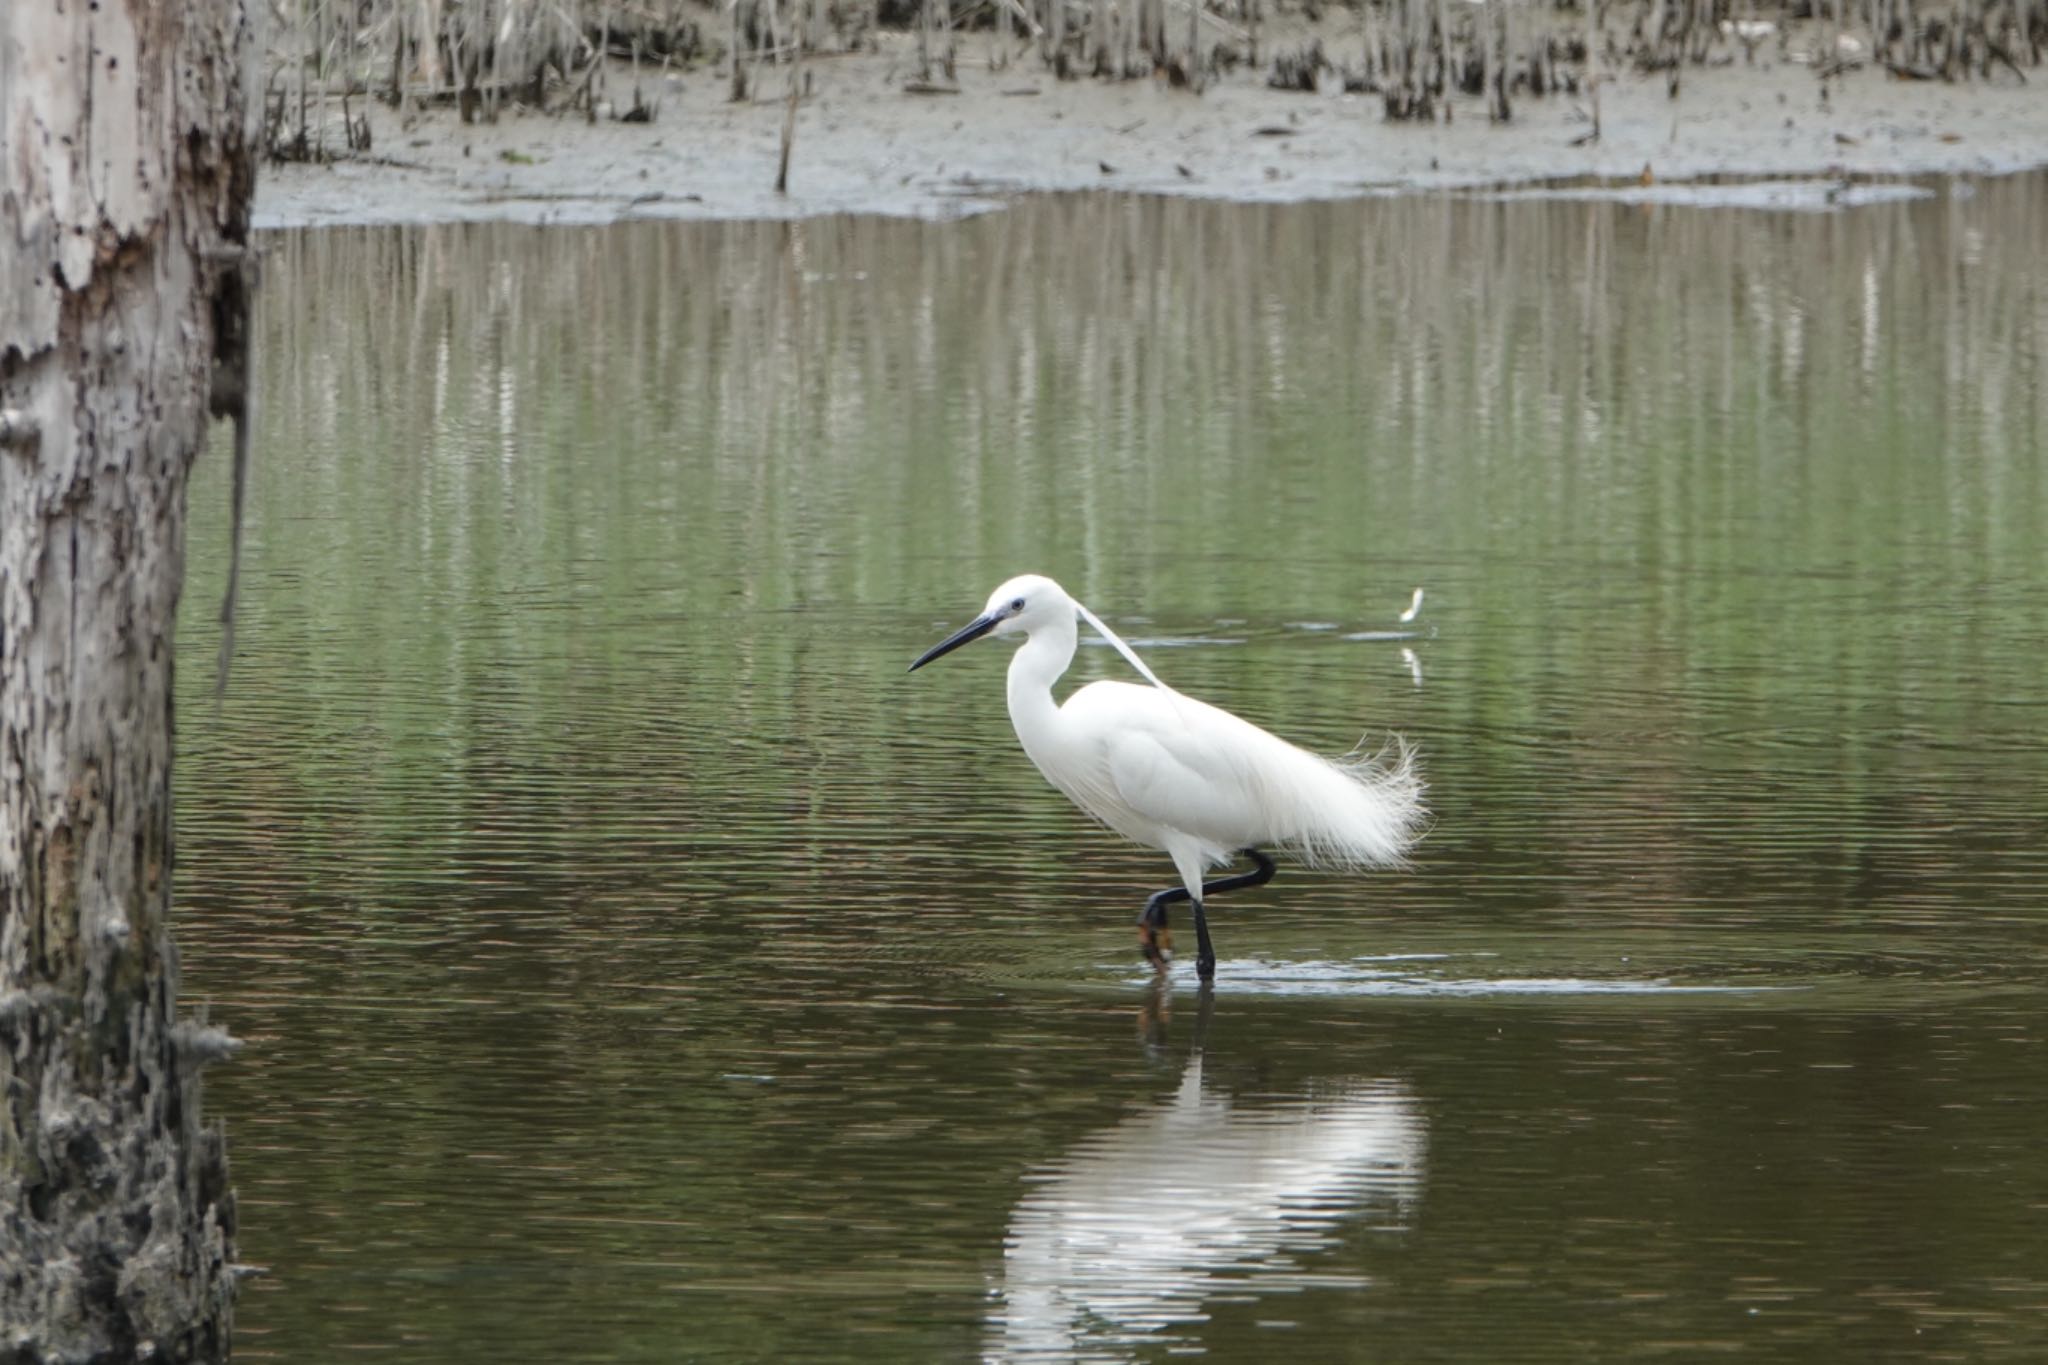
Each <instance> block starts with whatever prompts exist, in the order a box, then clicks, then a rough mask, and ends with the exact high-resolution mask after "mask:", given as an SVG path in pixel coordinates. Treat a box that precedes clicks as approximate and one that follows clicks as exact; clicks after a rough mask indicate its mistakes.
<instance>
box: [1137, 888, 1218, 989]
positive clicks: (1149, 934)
mask: <svg viewBox="0 0 2048 1365" xmlns="http://www.w3.org/2000/svg"><path fill="white" fill-rule="evenodd" d="M1204 889H1205V890H1206V889H1207V888H1204ZM1186 899H1188V889H1187V888H1186V887H1184V886H1169V887H1167V888H1166V889H1165V890H1164V891H1155V892H1153V893H1152V898H1151V899H1150V900H1148V901H1146V902H1145V908H1144V909H1143V910H1140V911H1139V912H1138V944H1139V946H1140V947H1142V948H1143V949H1144V950H1145V960H1146V961H1147V962H1149V963H1151V964H1152V965H1153V966H1154V967H1156V968H1158V969H1159V970H1160V971H1162V972H1163V971H1165V970H1166V964H1167V962H1168V960H1169V959H1170V958H1171V957H1172V955H1173V931H1172V930H1171V929H1169V928H1168V927H1167V924H1166V907H1167V906H1169V905H1171V904H1173V903H1174V902H1175V901H1184V900H1186Z"/></svg>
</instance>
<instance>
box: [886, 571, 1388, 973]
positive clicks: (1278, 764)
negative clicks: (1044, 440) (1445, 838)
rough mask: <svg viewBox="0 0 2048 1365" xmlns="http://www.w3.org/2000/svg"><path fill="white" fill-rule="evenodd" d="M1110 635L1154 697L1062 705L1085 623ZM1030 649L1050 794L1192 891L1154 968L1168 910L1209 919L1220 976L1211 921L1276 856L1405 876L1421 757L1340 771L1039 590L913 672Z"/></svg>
mask: <svg viewBox="0 0 2048 1365" xmlns="http://www.w3.org/2000/svg"><path fill="white" fill-rule="evenodd" d="M1081 617H1085V618H1087V621H1088V624H1089V625H1090V626H1093V627H1094V628H1095V629H1096V630H1097V631H1099V632H1101V634H1102V636H1103V638H1104V639H1106V640H1108V641H1109V642H1110V643H1111V644H1112V645H1115V646H1116V648H1117V651H1118V652H1119V653H1121V654H1122V655H1123V656H1124V658H1125V659H1127V660H1129V661H1130V663H1131V665H1132V667H1134V668H1136V669H1137V670H1138V672H1139V673H1141V674H1143V675H1144V677H1145V679H1146V680H1147V681H1148V682H1149V683H1150V684H1151V686H1149V687H1140V686H1138V685H1136V684H1134V683H1124V682H1106V681H1105V682H1093V683H1089V684H1088V685H1087V686H1086V687H1083V688H1081V689H1080V690H1079V691H1077V692H1075V693H1074V694H1073V695H1072V696H1071V697H1068V698H1067V700H1066V703H1065V704H1064V705H1060V704H1056V703H1055V702H1054V701H1053V696H1052V685H1053V683H1054V682H1055V681H1057V680H1058V678H1059V676H1060V675H1061V674H1062V673H1065V672H1066V671H1067V665H1068V664H1069V663H1071V662H1073V658H1074V648H1075V646H1076V644H1077V643H1078V636H1079V626H1078V624H1077V618H1081ZM1019 633H1022V634H1023V635H1024V637H1025V640H1024V644H1023V646H1022V647H1021V648H1020V649H1018V651H1017V653H1016V655H1015V657H1013V658H1012V659H1011V660H1010V680H1009V703H1010V723H1011V724H1012V725H1013V726H1015V727H1016V731H1017V738H1018V740H1019V741H1020V742H1022V744H1023V745H1024V752H1025V753H1026V754H1027V755H1029V756H1030V759H1031V761H1032V762H1033V763H1035V764H1037V765H1038V770H1039V771H1040V772H1041V773H1044V774H1045V777H1046V780H1047V781H1049V782H1051V783H1052V784H1053V786H1055V787H1057V788H1059V789H1060V790H1061V791H1063V792H1065V793H1066V794H1067V796H1068V797H1069V798H1070V799H1071V800H1072V801H1073V802H1074V804H1075V805H1077V806H1079V807H1080V808H1081V809H1082V810H1084V811H1086V812H1087V813H1088V814H1090V815H1092V816H1094V817H1095V818H1096V819H1097V820H1099V821H1101V822H1102V823H1103V824H1105V825H1107V826H1109V828H1111V829H1113V830H1115V831H1116V832H1117V833H1118V834H1121V835H1123V836H1124V837H1125V838H1127V839H1132V840H1135V841H1136V842H1138V843H1141V844H1145V845H1148V846H1150V847H1152V848H1156V849H1161V850H1163V851H1164V852H1165V853H1166V854H1167V856H1168V857H1170V858H1172V859H1173V864H1174V867H1175V869H1176V870H1177V871H1178V872H1179V873H1180V879H1181V885H1180V886H1178V887H1169V888H1167V889H1166V890H1164V891H1161V892H1158V893H1157V894H1155V895H1154V896H1152V898H1151V899H1150V900H1148V901H1146V902H1145V909H1144V911H1143V912H1142V913H1141V914H1140V915H1139V916H1138V939H1139V942H1140V943H1141V944H1142V945H1143V946H1144V951H1145V956H1146V958H1147V959H1148V960H1149V961H1151V963H1152V964H1153V965H1154V966H1155V967H1158V968H1159V969H1161V970H1164V969H1165V967H1166V964H1167V953H1168V952H1169V951H1170V949H1171V943H1172V941H1171V939H1170V937H1169V936H1168V933H1167V919H1166V907H1167V906H1169V905H1171V904H1172V903H1173V902H1175V901H1181V900H1185V901H1191V902H1192V903H1193V905H1194V918H1195V937H1196V945H1197V956H1196V959H1195V966H1196V970H1197V971H1198V972H1199V973H1200V974H1201V976H1202V979H1203V980H1205V981H1206V980H1208V979H1209V978H1210V977H1212V976H1214V975H1215V972H1216V952H1215V949H1214V947H1213V946H1212V945H1211V943H1210V941H1209V924H1208V919H1207V917H1206V915H1205V914H1204V912H1203V908H1202V907H1203V900H1204V898H1205V897H1207V896H1210V895H1213V894H1215V893H1216V892H1218V891H1232V890H1236V889H1238V888H1240V887H1247V886H1262V885H1264V884H1265V883H1266V882H1267V881H1270V880H1271V879H1272V876H1273V860H1272V859H1271V858H1269V857H1267V856H1266V855H1265V854H1264V853H1263V852H1261V851H1260V849H1259V845H1261V844H1274V845H1278V846H1280V847H1283V848H1286V849H1288V850H1289V851H1291V852H1292V853H1294V854H1295V855H1296V856H1297V857H1299V858H1301V859H1302V860H1303V861H1305V862H1307V863H1309V864H1311V865H1316V866H1333V867H1344V868H1365V867H1389V866H1397V865H1399V864H1400V863H1401V862H1402V861H1403V859H1404V857H1405V855H1406V853H1407V850H1408V847H1409V845H1410V844H1411V843H1413V842H1414V839H1415V835H1416V833H1417V831H1418V829H1419V827H1420V826H1421V824H1422V821H1423V808H1422V782H1421V780H1420V778H1419V777H1418V776H1417V775H1416V772H1415V765H1414V762H1413V760H1412V758H1411V756H1410V754H1409V752H1408V750H1407V748H1406V746H1404V745H1402V744H1400V743H1399V742H1398V741H1396V743H1395V745H1394V747H1393V750H1392V756H1391V758H1390V759H1388V760H1386V761H1382V760H1380V759H1377V758H1372V757H1365V756H1358V755H1352V756H1347V757H1345V758H1341V759H1327V758H1321V757H1318V756H1317V755H1315V754H1312V753H1309V752H1308V751H1307V750H1305V749H1298V748H1296V747H1295V746H1294V745H1292V744H1289V743H1288V742H1287V741H1286V740H1284V739H1281V738H1279V737H1278V736H1275V735H1272V734H1268V733H1267V732H1266V731H1264V730H1261V729H1260V728H1259V727H1258V726H1256V725H1253V724H1252V723H1251V722H1249V721H1246V720H1240V719H1239V718H1238V717H1236V716H1233V715H1231V714H1230V713H1229V712H1228V711H1224V710H1221V709H1219V708H1217V707H1214V706H1210V705H1208V704H1207V703H1205V702H1200V701H1196V700H1195V699H1194V698H1193V697H1189V696H1186V695H1184V694H1182V693H1180V692H1176V691H1174V690H1173V689H1172V688H1170V687H1168V686H1167V685H1166V684H1165V683H1163V682H1161V681H1159V679H1158V677H1156V676H1155V675H1154V674H1153V672H1152V670H1151V669H1149V668H1147V667H1146V666H1145V662H1144V660H1142V659H1140V658H1139V657H1138V656H1137V654H1136V653H1135V652H1134V651H1133V650H1132V649H1131V647H1130V646H1129V645H1127V644H1125V643H1124V642H1123V640H1122V639H1120V638H1118V636H1117V634H1116V632H1114V631H1112V630H1111V629H1110V628H1109V627H1108V626H1106V625H1104V624H1103V623H1102V621H1101V620H1100V618H1098V617H1097V616H1096V615H1095V613H1093V612H1091V611H1089V610H1088V608H1086V607H1084V606H1082V605H1081V604H1080V603H1079V602H1076V601H1075V600H1074V599H1073V598H1072V597H1069V596H1068V595H1067V593H1066V591H1065V590H1064V589H1063V588H1061V587H1060V585H1059V584H1057V583H1055V582H1053V581H1052V580H1051V579H1050V578H1045V577H1042V576H1040V575H1038V574H1025V575H1023V576H1022V577H1019V578H1013V579H1011V580H1010V581H1009V582H1007V583H1005V584H1003V586H1001V587H1000V588H997V589H996V590H995V592H994V593H993V594H992V595H991V596H990V597H989V599H988V605H987V607H985V608H984V609H983V611H982V613H981V615H979V616H977V617H975V618H974V620H972V621H970V622H968V623H967V624H966V625H965V626H963V627H962V628H961V629H959V630H958V631H956V632H954V633H953V634H952V635H949V636H947V637H946V638H945V639H944V640H941V641H940V642H939V643H938V644H936V645H933V646H932V647H931V648H930V649H928V650H926V651H925V652H924V653H923V654H922V655H920V656H919V657H918V659H917V662H915V663H913V664H911V666H910V668H911V671H912V672H915V671H916V670H918V669H920V668H922V667H924V666H925V665H926V664H928V663H930V662H931V661H932V660H934V659H936V658H938V657H939V656H940V655H942V654H949V653H951V652H952V651H953V650H956V649H958V648H960V646H962V645H965V644H970V643H972V642H973V641H975V640H979V639H980V638H981V637H982V636H984V635H1015V634H1019ZM1235 854H1242V855H1243V856H1244V857H1247V858H1250V859H1251V860H1252V862H1253V863H1254V864H1255V867H1254V870H1253V871H1250V872H1246V873H1242V874H1240V875H1238V876H1234V877H1225V878H1222V879H1221V880H1218V881H1213V882H1208V883H1204V882H1203V881H1202V873H1203V871H1204V869H1206V868H1210V867H1215V866H1218V865H1220V864H1223V863H1226V862H1228V861H1229V860H1230V859H1231V857H1232V856H1233V855H1235Z"/></svg>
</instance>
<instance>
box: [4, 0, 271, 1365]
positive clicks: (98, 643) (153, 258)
mask: <svg viewBox="0 0 2048 1365" xmlns="http://www.w3.org/2000/svg"><path fill="white" fill-rule="evenodd" d="M255 13H256V11H255V9H254V8H253V7H252V6H251V5H249V4H248V3H247V0H99V2H98V3H97V4H91V5H88V4H83V3H78V4H73V3H57V2H56V0H49V2H47V3H42V2H39V3H33V4H27V3H24V4H9V5H0V166H4V168H5V183H6V193H5V194H4V195H0V410H4V411H6V412H7V413H9V415H10V417H9V421H10V428H11V430H13V431H15V432H16V433H17V434H18V435H19V436H21V437H22V439H14V440H10V441H9V442H8V443H7V444H6V446H5V447H4V448H0V1357H4V1358H6V1359H10V1360H17V1359H18V1360H36V1361H87V1360H102V1359H107V1360H112V1359H119V1360H132V1359H168V1360H216V1359H223V1358H225V1356H226V1354H227V1348H228V1331H229V1326H230V1318H231V1308H232V1299H233V1274H232V1266H231V1256H232V1244H233V1235H234V1223H235V1209H234V1197H233V1194H232V1192H231V1191H230V1190H229V1188H228V1185H227V1163H226V1157H225V1152H224V1146H223V1141H222V1137H221V1134H220V1132H219V1131H218V1129H216V1128H209V1127H208V1126H206V1125H205V1124H204V1123H203V1122H202V1120H201V1117H200V1104H199V1100H200V1091H199V1068H200V1067H201V1066H202V1065H203V1064H204V1063H205V1062H206V1061H208V1060H211V1059H213V1058H214V1057H216V1056H218V1055H220V1054H221V1052H222V1051H223V1050H224V1049H225V1048H226V1047H227V1046H228V1044H227V1043H226V1041H225V1040H224V1035H221V1034H220V1033H219V1031H218V1030H210V1029H200V1028H195V1027H194V1026H192V1025H189V1024H180V1023H179V1022H178V1020H177V1015H176V1006H177V993H178V962H177V953H176V949H175V947H174V945H173V944H172V941H171V937H170V932H169V912H170V908H171V871H172V848H173V845H172V829H171V780H170V779H171V755H172V746H171V667H172V662H171V661H172V643H173V637H172V626H173V620H174V615H175V611H176V607H177V603H178V593H179V589H180V587H181V585H182V583H183V579H184V530H185V486H186V475H187V473H188V471H189V469H190V467H191V464H192V461H193V458H194V456H195V455H196V453H197V452H198V450H199V449H200V447H201V444H202V442H203V440H204V436H205V429H206V424H207V418H208V414H209V412H214V413H239V412H240V410H241V404H242V402H243V401H244V399H245V397H246V385H245V383H244V379H245V375H246V368H245V364H244V362H245V359H246V350H245V348H246V345H247V316H248V290H247V287H246V284H245V280H246V273H245V271H246V265H247V256H246V248H247V241H248V226H249V203H250V193H251V190H252V188H253V183H254V176H255V165H256V161H255V149H256V137H257V126H256V115H257V113H258V102H257V100H256V98H255V90H254V84H253V80H252V79H251V75H252V73H253V70H254V63H253V61H252V57H253V52H254V47H255V44H254V35H253V33H252V31H251V24H252V23H253V22H254V18H255Z"/></svg>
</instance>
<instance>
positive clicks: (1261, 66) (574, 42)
mask: <svg viewBox="0 0 2048 1365" xmlns="http://www.w3.org/2000/svg"><path fill="white" fill-rule="evenodd" d="M273 4H274V12H275V22H274V24H273V26H272V33H273V35H274V40H273V43H272V46H271V49H270V52H269V60H268V63H267V78H266V90H265V114H266V120H265V141H266V146H267V147H268V149H269V152H270V154H271V155H272V156H273V157H275V158H278V159H284V160H306V159H319V158H326V157H329V156H334V155H347V154H362V153H365V152H367V151H369V145H368V121H367V120H366V119H363V118H362V117H360V102H361V101H363V100H367V99H373V98H374V99H382V100H386V101H388V102H390V103H392V104H396V105H406V104H412V105H426V104H450V105H454V106H456V107H457V108H459V109H460V110H461V113H462V117H463V118H464V120H465V121H467V120H471V119H492V118H495V117H496V115H497V112H498V110H499V109H500V107H501V106H503V105H505V104H506V103H507V102H516V103H518V104H520V105H521V106H524V107H527V108H532V109H538V110H543V111H546V112H555V113H562V112H569V113H580V114H582V115H583V116H585V117H588V118H591V119H599V118H617V119H624V120H628V121H636V120H646V119H651V118H653V117H654V116H655V113H656V107H655V105H654V103H653V102H652V101H651V100H650V99H649V98H648V97H647V95H646V93H645V92H646V91H647V90H648V89H650V88H654V89H658V88H659V84H658V82H659V78H660V76H661V74H662V73H664V72H665V71H669V70H676V69H682V68H702V67H705V66H709V65H716V66H717V67H718V68H719V69H720V70H721V72H722V73H723V74H724V76H725V78H726V79H727V80H729V81H730V86H731V92H732V97H733V98H734V99H746V98H749V97H750V96H751V95H752V93H753V87H754V84H755V81H754V75H755V72H756V70H757V68H759V67H760V66H761V65H763V64H779V63H782V62H787V61H792V60H794V59H796V58H797V57H798V56H799V55H801V54H825V53H832V52H846V51H854V50H858V49H859V48H861V47H862V46H864V45H867V44H870V43H871V42H872V41H873V35H874V34H875V33H876V31H877V30H878V29H898V30H909V31H912V32H914V33H915V34H916V37H917V43H916V57H915V61H914V63H913V64H912V67H911V69H910V70H909V71H908V72H907V73H906V75H907V79H906V81H905V88H906V89H907V90H910V91H912V92H923V93H930V92H943V91H945V90H946V89H948V88H950V87H951V86H952V85H953V83H954V82H955V81H956V79H957V64H958V61H959V51H960V44H959V39H960V36H961V35H962V34H963V33H964V32H966V31H969V30H976V31H979V32H981V33H983V34H984V35H985V36H986V37H987V39H988V42H989V45H990V47H991V49H992V52H993V54H994V55H993V56H992V57H991V58H990V59H989V60H988V64H989V65H990V66H992V67H996V68H1001V67H1005V66H1008V65H1009V64H1011V63H1012V62H1019V61H1023V62H1030V61H1035V62H1037V63H1039V64H1041V65H1043V66H1044V67H1046V68H1047V69H1050V70H1051V71H1053V72H1055V73H1057V74H1058V75H1059V76H1061V77H1063V78H1064V77H1082V76H1094V77H1099V78H1104V79H1129V78H1136V77H1147V78H1149V77H1154V76H1158V77H1162V78H1164V79H1165V80H1166V81H1167V82H1168V83H1169V84H1171V85H1173V86H1176V87H1182V88H1186V89H1190V90H1193V91H1197V92H1199V91H1200V90H1201V89H1202V88H1203V87H1204V86H1205V85H1207V84H1208V83H1209V82H1211V81H1213V80H1215V79H1217V78H1218V77H1219V76H1221V75H1223V74H1224V73H1226V72H1228V71H1230V70H1231V69H1233V68H1235V67H1239V66H1242V65H1249V66H1250V67H1251V68H1253V69H1255V70H1259V71H1263V72H1264V73H1265V75H1266V79H1267V81H1268V83H1269V84H1271V85H1273V86H1275V87H1277V88H1280V89H1314V88H1317V87H1318V86H1321V85H1325V84H1327V83H1330V82H1342V84H1343V85H1344V87H1345V88H1346V89H1349V90H1353V91H1361V92H1377V93H1379V94H1380V95H1381V96H1382V97H1383V100H1384V108H1385V112H1386V116H1387V117H1388V118H1391V119H1421V118H1432V117H1437V116H1438V115H1439V114H1440V113H1441V111H1442V110H1443V108H1444V102H1445V100H1446V97H1448V96H1450V95H1452V94H1464V95H1481V94H1483V95H1485V96H1486V97H1487V101H1488V106H1489V109H1490V112H1491V113H1492V115H1493V117H1495V118H1496V119H1505V118H1508V117H1509V116H1510V115H1511V112H1512V106H1513V103H1514V101H1516V100H1518V99H1521V98H1524V97H1528V96H1542V95H1546V94H1550V93H1553V92H1569V93H1581V92H1584V91H1585V90H1586V89H1587V87H1588V85H1589V84H1591V83H1592V75H1593V73H1594V72H1595V71H1598V70H1603V69H1604V70H1609V71H1615V70H1631V69H1632V70H1636V71H1658V72H1665V73H1668V75H1667V79H1668V80H1669V81H1670V83H1671V86H1672V91H1673V93H1674V94H1676V93H1677V91H1678V88H1679V85H1680V82H1681V81H1682V78H1683V72H1684V71H1685V69H1686V68H1687V67H1689V66H1694V65H1700V64H1710V63H1717V62H1741V61H1754V60H1760V59H1762V60H1769V59H1773V58H1776V59H1781V60H1782V59H1789V60H1805V61H1807V62H1809V63H1810V64H1811V65H1812V66H1813V68H1814V71H1815V73H1816V74H1817V75H1818V76H1819V77H1820V78H1821V79H1824V80H1825V79H1829V78H1831V77H1833V76H1835V75H1838V74H1841V73H1843V72H1845V71H1849V70H1853V69H1856V68H1858V67H1864V66H1879V67H1883V68H1885V69H1888V70H1889V71H1890V72H1891V73H1892V74H1894V75H1895V76H1897V77H1899V78H1901V79H1916V80H1943V81H1962V80H2003V81H2009V82H2017V81H2025V80H2027V79H2028V76H2027V73H2028V72H2029V71H2038V69H2039V67H2040V65H2041V59H2042V49H2043V45H2044V39H2048V0H1776V2H1775V3H1773V2H1772V0H1355V3H1352V4H1349V5H1343V6H1329V5H1325V4H1323V3H1321V0H1287V3H1285V4H1282V3H1280V0H725V2H724V3H721V4H717V5H712V4H706V3H703V0H273ZM1269 7H1270V8H1269ZM1589 54H1590V57H1591V60H1590V61H1589ZM614 81H616V82H618V84H619V87H620V88H619V89H618V90H617V91H614V89H613V82H614ZM1596 107H1597V106H1596ZM1594 126H1595V130H1596V131H1595V134H1594V135H1595V136H1597V126H1598V125H1597V116H1596V122H1595V125H1594Z"/></svg>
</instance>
